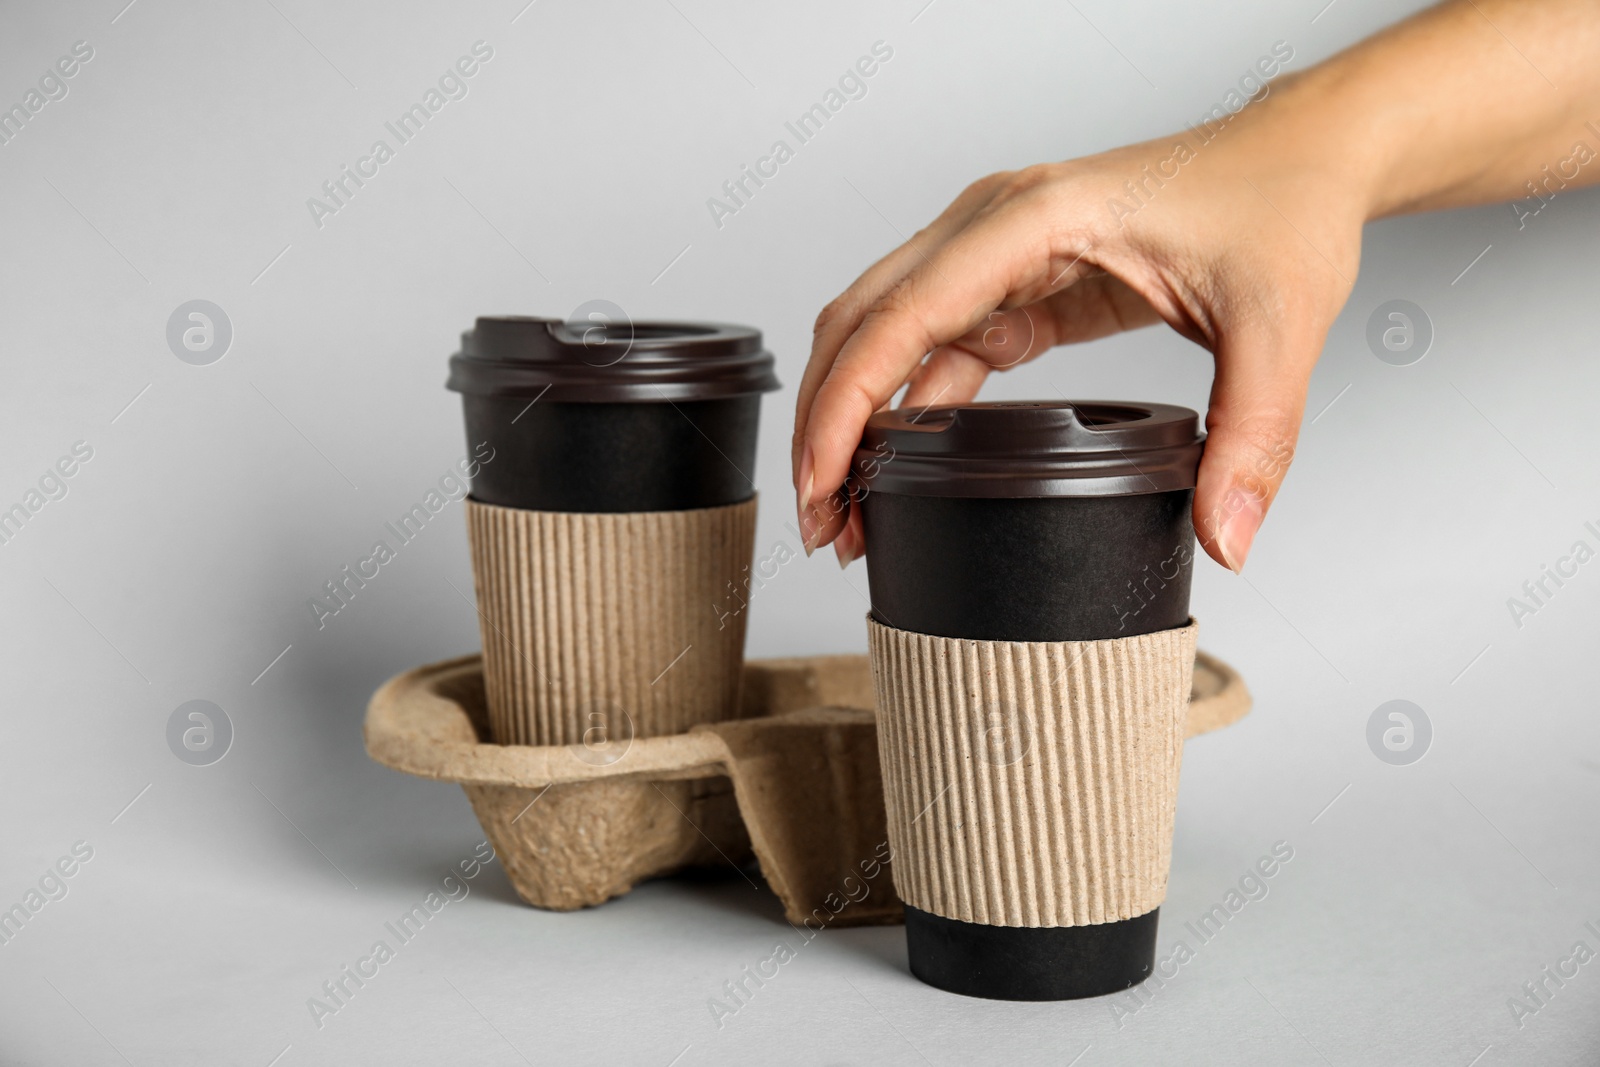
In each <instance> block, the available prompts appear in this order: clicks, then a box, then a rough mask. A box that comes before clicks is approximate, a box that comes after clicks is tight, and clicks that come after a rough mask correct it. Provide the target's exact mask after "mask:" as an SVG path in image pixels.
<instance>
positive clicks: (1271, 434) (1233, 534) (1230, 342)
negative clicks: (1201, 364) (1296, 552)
mask: <svg viewBox="0 0 1600 1067" xmlns="http://www.w3.org/2000/svg"><path fill="white" fill-rule="evenodd" d="M1307 332H1310V333H1311V334H1312V335H1311V336H1308V337H1301V338H1299V339H1297V340H1295V341H1291V340H1290V338H1289V337H1287V336H1285V335H1284V334H1282V333H1279V332H1278V331H1275V330H1274V331H1263V333H1262V335H1261V336H1258V337H1247V338H1242V339H1228V338H1225V339H1224V340H1223V343H1222V344H1221V345H1219V347H1218V349H1217V372H1216V377H1215V379H1214V381H1213V383H1212V387H1211V404H1210V408H1209V410H1208V411H1207V413H1206V448H1205V455H1204V457H1203V458H1202V459H1201V461H1200V477H1199V481H1198V483H1197V484H1196V486H1195V493H1194V529H1195V535H1196V536H1197V537H1198V538H1199V539H1200V544H1201V546H1202V547H1204V549H1205V550H1206V553H1207V554H1208V555H1210V556H1211V558H1212V559H1214V560H1216V561H1217V562H1218V563H1220V564H1222V565H1223V566H1224V567H1227V568H1228V569H1229V570H1231V571H1233V572H1234V573H1236V574H1237V573H1238V572H1239V571H1241V570H1242V569H1243V568H1244V561H1245V559H1246V557H1248V556H1249V554H1250V546H1251V545H1252V544H1253V543H1254V541H1255V537H1256V531H1257V530H1259V529H1260V528H1261V522H1262V520H1263V519H1265V518H1266V516H1267V509H1268V508H1270V507H1271V506H1272V501H1273V500H1274V499H1275V498H1276V497H1277V495H1278V487H1279V486H1281V485H1282V484H1283V477H1284V475H1285V474H1287V473H1288V471H1289V464H1290V462H1291V461H1292V460H1293V459H1294V448H1295V441H1296V439H1297V438H1298V437H1299V436H1300V420H1301V419H1302V418H1303V417H1304V414H1305V402H1306V386H1307V383H1308V382H1309V380H1310V377H1311V368H1312V367H1313V366H1314V365H1315V363H1316V359H1317V355H1318V353H1319V352H1320V350H1321V338H1320V337H1318V336H1316V335H1315V333H1314V332H1312V331H1307Z"/></svg>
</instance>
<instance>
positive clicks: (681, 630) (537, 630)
mask: <svg viewBox="0 0 1600 1067" xmlns="http://www.w3.org/2000/svg"><path fill="white" fill-rule="evenodd" d="M755 525H756V501H755V499H754V498H753V497H752V498H751V499H750V500H747V501H745V502H744V503H741V504H732V505H729V506H727V507H719V508H701V509H696V510H690V511H645V512H629V513H621V514H589V513H584V514H579V513H569V512H558V511H526V510H522V509H520V508H504V507H497V506H494V505H491V504H481V503H478V502H477V501H475V500H472V499H470V498H468V500H467V531H468V535H469V537H470V539H471V542H472V575H473V584H474V586H475V587H476V589H477V595H478V620H479V629H480V631H481V632H482V635H483V665H484V681H485V688H486V690H487V696H488V703H489V726H490V731H491V733H492V735H493V737H494V740H495V741H496V742H497V743H499V744H503V745H569V744H585V745H588V746H589V747H590V748H591V749H593V748H595V747H596V746H597V745H599V746H606V745H611V746H615V745H619V744H624V743H626V742H627V741H628V740H629V739H630V738H633V737H657V736H662V735H666V734H676V733H681V732H683V731H684V730H687V729H689V728H690V727H692V726H695V725H697V724H699V723H705V722H720V721H722V720H724V719H734V718H738V716H739V682H740V675H741V667H742V665H743V661H744V634H745V612H744V610H743V604H744V598H745V597H746V596H748V593H747V591H746V590H745V586H744V584H743V583H744V580H745V576H746V575H745V572H746V569H747V568H748V567H749V566H750V561H751V551H752V549H753V548H754V543H755ZM735 594H737V595H735Z"/></svg>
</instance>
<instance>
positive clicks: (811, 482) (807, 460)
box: [795, 441, 817, 518]
mask: <svg viewBox="0 0 1600 1067" xmlns="http://www.w3.org/2000/svg"><path fill="white" fill-rule="evenodd" d="M816 483H817V479H816V476H815V474H813V473H812V470H811V442H810V441H807V442H806V444H805V447H804V448H803V449H801V450H800V477H799V478H798V479H796V480H795V488H796V491H797V493H798V494H799V497H798V499H799V506H800V515H801V517H802V518H804V517H805V513H806V509H807V508H809V507H810V506H811V493H812V491H813V490H815V489H816Z"/></svg>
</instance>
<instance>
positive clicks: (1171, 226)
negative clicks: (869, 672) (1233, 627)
mask: <svg viewBox="0 0 1600 1067" xmlns="http://www.w3.org/2000/svg"><path fill="white" fill-rule="evenodd" d="M1597 15H1600V0H1541V2H1540V3H1538V4H1529V3H1522V2H1519V0H1446V2H1445V3H1442V4H1440V5H1439V6H1437V7H1434V8H1430V9H1428V10H1426V11H1423V12H1421V13H1419V14H1417V15H1414V16H1412V17H1411V18H1409V19H1406V20H1405V21H1404V22H1401V23H1399V24H1398V25H1396V26H1393V27H1390V28H1389V29H1387V30H1385V31H1383V32H1382V33H1380V34H1378V35H1376V36H1374V37H1372V38H1370V39H1368V40H1366V41H1363V42H1361V43H1360V44H1358V45H1356V46H1355V47H1353V48H1351V49H1349V50H1347V51H1345V52H1342V53H1340V54H1339V55H1336V56H1334V57H1333V58H1331V59H1329V60H1327V61H1326V62H1324V63H1322V64H1320V65H1318V66H1316V67H1313V68H1311V69H1310V70H1308V71H1306V72H1304V73H1303V74H1298V75H1294V76H1292V77H1285V78H1279V79H1278V80H1277V81H1275V82H1273V83H1271V85H1270V86H1269V87H1268V90H1267V92H1266V94H1265V95H1264V96H1263V97H1262V98H1260V99H1258V100H1257V101H1255V102H1253V103H1250V104H1249V105H1248V106H1246V107H1244V108H1243V109H1242V110H1241V111H1240V112H1238V113H1237V114H1235V115H1233V116H1231V117H1229V118H1226V119H1223V118H1222V117H1221V116H1220V115H1219V116H1218V119H1219V123H1220V126H1219V124H1217V123H1214V124H1212V125H1210V126H1209V127H1202V128H1201V129H1197V130H1191V131H1188V132H1186V133H1181V134H1176V135H1174V136H1172V137H1164V138H1160V139H1158V140H1154V141H1148V142H1146V143H1144V144H1139V145H1132V146H1130V147H1127V148H1121V149H1117V150H1116V151H1114V152H1107V153H1104V154H1102V155H1098V156H1090V157H1088V158H1085V159H1077V160H1073V161H1071V162H1068V163H1054V164H1046V165H1042V166H1037V167H1028V168H1027V169H1025V170H1020V171H1016V172H1014V173H1010V174H996V175H993V176H991V177H989V178H985V179H984V180H983V181H980V182H978V183H977V184H976V185H973V186H972V187H971V188H969V189H968V190H967V191H966V192H964V193H962V194H961V196H960V197H959V198H957V200H956V202H955V203H953V204H951V205H950V207H949V208H947V209H946V210H945V212H944V214H942V215H940V216H939V218H937V219H936V220H934V222H933V224H932V225H930V226H929V227H928V228H927V229H925V230H923V231H922V232H921V233H919V234H917V236H916V237H914V238H912V239H911V240H910V241H908V242H906V243H905V244H904V245H903V246H901V247H900V248H897V249H895V250H894V251H893V252H891V253H889V255H887V256H885V257H884V258H883V259H882V260H880V261H879V262H878V263H877V264H876V265H874V266H873V267H872V269H871V270H869V271H867V272H866V273H865V274H863V275H862V276H861V277H860V278H859V279H857V280H856V282H855V284H854V285H852V286H851V287H850V288H849V289H847V290H845V292H844V293H843V294H842V295H841V296H840V297H839V298H838V299H836V300H834V301H833V302H832V303H831V304H829V305H828V307H827V308H826V309H825V310H824V311H823V312H822V315H821V316H820V317H819V318H818V319H817V330H816V339H815V341H814V342H813V345H812V351H811V362H810V365H809V366H807V368H806V373H805V377H804V379H803V380H802V382H801V384H800V398H799V404H798V407H797V410H796V412H795V433H794V456H793V462H794V478H795V487H796V489H797V491H798V493H799V500H800V526H801V535H802V536H803V537H804V538H805V540H806V548H807V551H810V550H812V549H815V548H816V547H817V546H818V545H822V544H826V543H828V542H829V541H834V545H835V550H836V551H837V552H838V554H839V559H840V562H841V563H846V564H848V563H849V562H850V561H851V560H852V559H854V558H856V557H857V556H860V555H861V554H862V552H863V550H864V548H865V545H864V544H863V541H862V537H861V522H860V518H859V513H852V512H851V510H850V508H849V507H848V498H847V497H846V496H841V495H840V492H839V490H840V487H841V486H842V485H843V484H844V482H845V478H846V476H847V474H848V473H849V470H850V460H851V455H852V453H853V452H854V450H855V447H856V443H857V442H858V441H859V440H860V437H861V431H862V429H863V427H864V426H865V424H866V421H867V418H868V416H870V415H871V414H872V413H873V412H874V411H875V410H877V409H878V408H880V407H882V406H883V405H885V404H887V403H888V402H889V400H890V399H891V398H892V397H893V396H894V394H895V393H896V392H897V391H898V390H899V388H900V387H901V386H902V385H904V384H906V383H907V382H909V383H910V388H909V389H908V390H907V391H906V396H905V399H904V401H903V403H904V404H906V405H910V406H921V405H931V404H956V403H962V402H965V401H968V400H970V399H972V397H973V396H974V395H975V394H976V393H977V391H978V387H979V386H980V385H981V384H982V383H983V379H984V378H986V377H987V376H988V375H989V374H990V372H991V371H994V370H1004V369H1006V368H1008V367H1011V366H1015V365H1016V364H1017V363H1020V362H1022V361H1024V360H1027V359H1033V358H1035V357H1037V356H1039V355H1040V354H1042V353H1043V352H1045V351H1046V350H1048V349H1049V348H1050V347H1052V346H1053V345H1058V344H1068V343H1071V342H1074V341H1087V340H1091V339H1093V338H1096V337H1104V336H1105V335H1106V334H1110V333H1115V332H1117V331H1119V330H1128V329H1133V328H1134V327H1137V326H1145V325H1149V324H1151V323H1154V322H1158V321H1159V322H1165V323H1166V324H1167V325H1169V326H1171V327H1172V328H1173V329H1175V330H1177V331H1178V332H1179V333H1181V334H1183V335H1184V336H1185V337H1188V338H1190V339H1192V340H1194V341H1195V342H1197V343H1198V344H1200V345H1203V346H1204V347H1205V348H1207V349H1209V350H1210V351H1211V353H1212V355H1213V356H1214V357H1215V358H1216V377H1215V380H1214V384H1213V386H1212V390H1211V406H1210V410H1209V412H1208V413H1207V416H1206V428H1207V429H1208V430H1209V431H1210V438H1209V440H1208V441H1207V442H1206V450H1205V458H1204V459H1203V460H1202V462H1201V465H1200V482H1199V485H1198V486H1197V487H1196V489H1195V499H1194V526H1195V532H1196V533H1197V534H1198V535H1199V538H1200V542H1201V544H1202V545H1204V546H1205V549H1206V551H1207V552H1209V553H1210V554H1211V556H1212V558H1214V559H1216V560H1217V562H1219V563H1221V564H1223V565H1224V566H1227V567H1230V568H1232V569H1233V570H1235V571H1237V570H1238V569H1239V568H1240V567H1242V566H1243V565H1244V561H1245V556H1246V555H1247V554H1248V553H1249V551H1250V543H1251V541H1252V540H1253V539H1254V537H1255V534H1256V530H1257V528H1259V526H1260V525H1261V520H1262V518H1263V517H1264V516H1265V514H1266V511H1267V508H1268V507H1269V506H1270V505H1271V504H1272V499H1273V497H1274V496H1275V495H1276V494H1277V491H1278V486H1279V485H1280V484H1281V483H1282V481H1283V476H1284V473H1285V471H1286V470H1287V469H1288V466H1289V461H1290V459H1291V458H1292V456H1293V455H1294V443H1295V438H1296V437H1297V435H1298V434H1299V428H1300V418H1301V415H1302V412H1303V408H1304V404H1305V391H1306V382H1307V380H1308V378H1309V377H1310V374H1311V368H1312V366H1313V364H1314V363H1315V362H1316V359H1317V355H1318V353H1319V352H1320V351H1321V348H1322V342H1323V338H1324V337H1325V335H1326V334H1327V330H1328V327H1329V325H1330V324H1331V323H1332V322H1333V319H1334V317H1335V316H1336V315H1337V314H1338V313H1339V309H1340V308H1341V307H1342V306H1343V305H1344V302H1345V299H1346V297H1348V296H1349V293H1350V288H1351V285H1352V284H1353V283H1354V281H1355V276H1356V265H1357V261H1358V259H1359V258H1360V247H1361V226H1362V224H1363V223H1364V222H1366V220H1367V219H1369V218H1377V217H1381V216H1384V215H1390V214H1397V213H1400V212H1406V211H1422V210H1435V209H1439V208H1449V207H1459V206H1463V205H1467V204H1479V203H1485V202H1490V201H1494V200H1509V199H1515V198H1521V197H1526V198H1530V199H1532V198H1538V199H1539V201H1540V202H1543V200H1545V199H1547V198H1548V197H1549V196H1552V195H1554V194H1555V193H1556V192H1558V191H1565V190H1567V189H1570V188H1576V187H1577V186H1581V185H1589V184H1593V183H1595V182H1596V181H1600V165H1595V164H1594V163H1592V162H1590V161H1592V160H1594V159H1595V158H1597V157H1600V125H1597V124H1596V123H1597V122H1600V64H1597V63H1595V62H1594V57H1595V55H1596V54H1597V52H1600V17H1597ZM1575 165H1576V169H1574V166H1575ZM1552 168H1553V169H1552ZM1514 207H1515V205H1514Z"/></svg>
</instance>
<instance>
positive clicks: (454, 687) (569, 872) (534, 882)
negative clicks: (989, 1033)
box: [365, 652, 1250, 928]
mask: <svg viewBox="0 0 1600 1067" xmlns="http://www.w3.org/2000/svg"><path fill="white" fill-rule="evenodd" d="M872 706H873V690H872V673H871V668H870V666H869V664H868V661H867V657H866V656H860V655H857V656H814V657H804V658H795V659H768V660H750V661H748V662H747V663H746V664H745V678H744V696H743V708H742V714H743V717H742V718H740V719H737V720H733V721H730V722H723V723H714V724H709V725H704V726H697V727H695V728H694V729H693V730H690V731H689V732H688V733H684V734H677V735H674V736H671V737H649V738H635V739H632V740H631V741H624V740H620V739H619V740H617V741H614V742H613V743H611V744H609V745H606V746H604V748H595V749H591V748H585V747H584V746H583V745H555V746H546V747H533V746H528V745H496V744H493V743H490V742H488V741H487V740H486V738H487V737H488V736H489V730H488V715H487V708H486V705H485V700H484V686H483V665H482V660H481V657H479V656H477V655H472V656H463V657H461V658H459V659H452V660H446V661H444V662H442V663H434V664H429V665H427V666H424V667H417V668H415V669H413V670H410V671H407V672H405V673H404V674H401V675H397V676H396V677H394V678H391V679H390V680H389V681H388V682H386V683H385V684H384V685H383V687H382V688H380V689H379V690H378V691H377V692H376V693H375V694H373V697H372V701H371V703H370V704H369V705H368V707H367V719H366V726H365V735H366V745H367V753H368V755H370V756H371V757H372V758H373V759H374V760H376V761H378V762H379V763H382V764H383V765H385V766H387V767H392V768H394V769H395V770H398V771H404V772H406V773H407V774H415V775H418V776H420V777H423V778H433V779H438V780H441V781H450V782H460V783H461V786H462V788H463V789H464V790H466V793H467V797H468V799H469V800H470V801H471V802H472V807H473V810H474V811H475V812H476V813H477V816H478V821H479V822H480V823H482V824H483V829H484V832H485V833H486V834H487V835H488V838H489V841H490V843H491V844H493V846H494V848H495V851H496V853H497V854H498V855H499V857H500V860H501V862H502V863H503V864H504V866H505V870H506V873H507V875H508V876H509V877H510V879H511V883H512V885H513V886H514V887H515V888H516V891H517V894H518V895H519V896H521V897H522V899H523V900H525V901H527V902H528V903H529V904H532V905H534V906H536V907H541V908H553V909H557V910H571V909H574V908H581V907H586V906H589V905H593V904H599V903H602V902H604V901H606V900H609V899H610V898H612V897H614V896H619V895H621V894H623V893H626V892H627V891H628V890H630V889H632V888H633V886H634V885H635V884H637V883H638V882H641V881H643V880H645V879H647V878H654V877H658V876H660V875H664V874H669V873H671V872H673V871H676V870H680V869H684V868H688V867H697V866H717V865H733V866H736V867H737V866H739V865H742V864H744V863H746V862H748V860H749V859H750V856H751V854H752V852H753V853H754V855H755V857H756V858H757V859H758V860H759V861H760V863H761V871H762V874H763V875H764V876H765V877H766V880H767V882H768V884H769V885H771V886H772V889H773V891H774V892H776V893H777V895H778V897H779V899H780V900H781V901H782V902H783V906H784V912H785V913H786V915H787V917H788V919H789V921H790V922H792V923H801V922H805V923H808V924H809V925H811V926H812V927H813V928H815V927H816V926H817V924H819V923H820V924H822V925H841V926H844V925H863V924H870V923H894V922H899V921H901V916H902V913H901V906H900V901H899V900H898V898H896V896H895V893H894V885H893V881H892V879H891V877H890V875H889V866H888V863H887V861H888V859H889V847H888V843H887V842H888V833H887V830H886V821H885V816H884V807H883V783H882V779H881V778H880V776H879V770H878V742H877V730H876V727H875V725H874V720H873V712H872ZM1249 710H1250V694H1249V692H1248V691H1247V690H1246V689H1245V685H1244V681H1243V680H1242V679H1241V678H1240V677H1239V675H1238V673H1237V672H1235V671H1234V670H1233V668H1231V667H1229V666H1228V665H1227V664H1225V663H1223V662H1222V661H1220V660H1218V659H1215V658H1214V657H1211V656H1208V655H1207V654H1206V653H1204V652H1201V653H1198V654H1197V655H1196V658H1195V672H1194V683H1193V687H1192V690H1191V695H1190V704H1189V715H1188V736H1190V737H1193V736H1195V735H1196V734H1201V733H1206V732H1208V731H1211V730H1215V729H1218V728H1220V727H1223V726H1227V725H1228V724H1230V723H1232V722H1234V721H1236V720H1238V719H1239V718H1241V717H1242V716H1243V715H1244V714H1245V713H1246V712H1248V711H1249Z"/></svg>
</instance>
